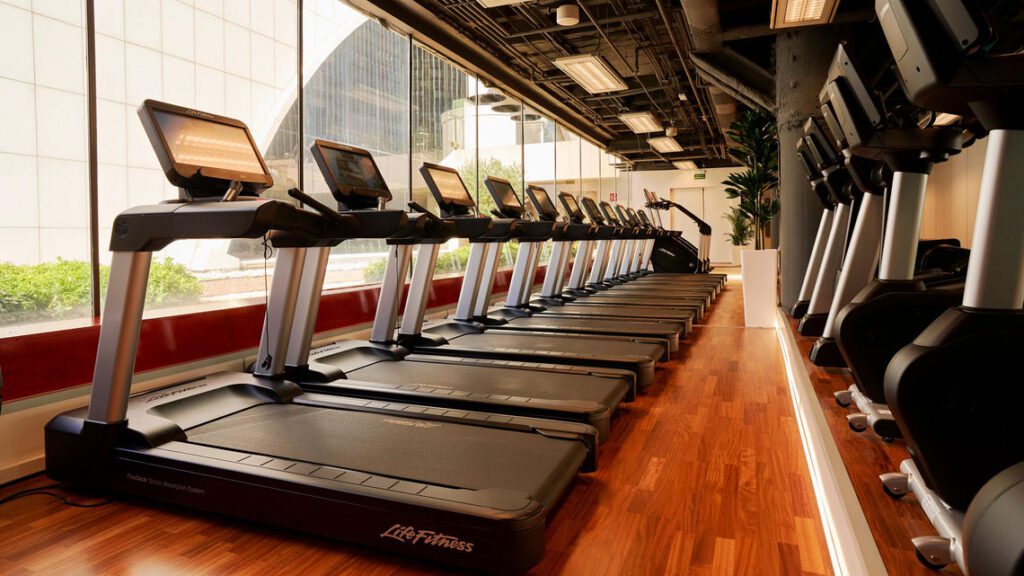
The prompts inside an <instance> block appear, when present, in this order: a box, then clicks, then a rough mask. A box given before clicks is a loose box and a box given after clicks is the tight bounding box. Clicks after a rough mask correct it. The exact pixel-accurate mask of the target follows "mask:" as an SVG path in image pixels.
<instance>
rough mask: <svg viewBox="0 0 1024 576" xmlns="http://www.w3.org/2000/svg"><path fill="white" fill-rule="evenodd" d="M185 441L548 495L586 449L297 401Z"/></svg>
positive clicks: (199, 431)
mask: <svg viewBox="0 0 1024 576" xmlns="http://www.w3.org/2000/svg"><path fill="white" fill-rule="evenodd" d="M187 434H188V439H189V441H190V442H195V443H199V444H207V445H211V446H217V447H220V448H228V449H232V450H240V451H243V452H250V453H254V454H263V455H266V456H273V457H276V458H284V459H289V460H299V461H303V462H308V463H311V464H319V465H329V466H335V467H338V468H344V469H347V470H358V471H362V472H367V473H370V474H381V475H385V476H391V477H393V478H398V479H405V480H410V481H416V482H423V483H428V484H439V485H444V486H451V487H457V488H470V489H485V488H504V489H508V490H516V491H520V492H525V493H527V494H531V495H534V496H536V497H538V498H541V497H549V496H550V493H549V492H550V490H551V489H552V486H553V485H555V484H560V483H561V481H562V480H561V479H563V478H564V477H565V474H566V473H567V468H569V467H571V468H572V471H575V469H576V466H577V463H578V462H580V461H581V455H582V453H583V451H584V450H585V448H584V447H583V445H582V444H581V443H579V442H573V441H557V440H552V439H549V438H545V437H543V436H541V435H540V434H531V433H522V432H514V431H510V430H501V429H495V428H485V427H479V426H468V425H460V424H452V423H447V422H437V421H432V420H419V419H415V418H406V417H402V416H394V415H390V414H376V413H369V412H358V411H350V410H334V409H330V408H320V407H314V406H302V405H296V404H270V405H266V404H265V405H261V406H255V407H253V408H250V409H248V410H244V411H242V412H239V413H237V414H234V415H231V416H228V417H226V418H222V419H220V420H217V421H215V422H211V423H209V424H205V425H203V426H198V427H196V428H193V429H191V430H189V431H188V433H187Z"/></svg>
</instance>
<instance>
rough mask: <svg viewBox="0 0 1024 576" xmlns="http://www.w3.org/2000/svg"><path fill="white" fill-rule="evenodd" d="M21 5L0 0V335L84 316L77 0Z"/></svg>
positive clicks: (85, 181)
mask: <svg viewBox="0 0 1024 576" xmlns="http://www.w3.org/2000/svg"><path fill="white" fill-rule="evenodd" d="M22 4H24V7H19V6H14V5H11V4H9V3H7V4H3V3H0V53H2V54H3V57H0V101H2V102H3V106H0V202H2V203H3V206H4V208H3V209H2V210H0V336H2V335H10V334H13V333H15V331H16V330H19V331H20V328H22V327H26V326H28V325H32V324H40V323H42V325H41V326H40V327H39V328H38V329H40V330H45V329H53V328H57V327H58V326H59V324H53V322H54V321H60V320H68V319H77V318H88V317H90V316H92V291H91V285H92V282H91V274H92V265H93V263H92V262H91V261H90V243H89V242H90V236H89V232H90V230H89V168H88V142H87V100H86V66H85V63H86V61H85V55H86V45H85V41H86V30H85V2H84V0H69V1H66V2H59V3H58V2H36V3H35V7H33V8H28V6H30V4H29V3H28V2H24V3H22ZM121 153H122V155H123V154H124V151H123V150H122V151H121Z"/></svg>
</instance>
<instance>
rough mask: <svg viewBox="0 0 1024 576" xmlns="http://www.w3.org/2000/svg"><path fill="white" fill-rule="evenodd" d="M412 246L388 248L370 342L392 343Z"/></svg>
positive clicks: (401, 245) (403, 245)
mask: <svg viewBox="0 0 1024 576" xmlns="http://www.w3.org/2000/svg"><path fill="white" fill-rule="evenodd" d="M411 257H412V246H411V245H409V244H395V245H392V246H391V247H390V248H388V262H387V265H386V266H385V267H384V279H383V280H382V281H381V284H380V296H379V298H378V299H377V313H376V315H375V316H374V317H373V328H372V329H371V330H370V342H376V343H378V344H386V343H388V342H392V341H394V336H395V323H396V322H397V321H398V307H399V305H400V304H401V302H402V288H404V287H405V275H406V274H407V273H408V272H409V259H410V258H411Z"/></svg>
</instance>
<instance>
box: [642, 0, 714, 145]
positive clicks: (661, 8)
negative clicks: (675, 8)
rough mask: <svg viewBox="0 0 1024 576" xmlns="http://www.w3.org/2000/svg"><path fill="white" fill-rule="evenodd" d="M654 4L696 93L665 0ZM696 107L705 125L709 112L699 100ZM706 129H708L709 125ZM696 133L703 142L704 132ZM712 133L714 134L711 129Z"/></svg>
mask: <svg viewBox="0 0 1024 576" xmlns="http://www.w3.org/2000/svg"><path fill="white" fill-rule="evenodd" d="M654 2H655V4H656V5H657V6H658V13H660V14H661V21H662V22H663V23H664V24H665V29H666V30H667V31H668V37H669V40H671V42H672V48H673V49H675V52H676V57H678V58H679V62H680V63H681V64H682V67H683V72H684V73H685V74H686V79H687V81H689V83H690V86H692V87H693V88H694V92H696V91H697V86H698V84H697V82H695V81H694V79H693V74H691V73H690V68H689V66H687V65H686V55H685V54H684V52H685V51H684V50H683V46H682V44H681V43H680V41H679V40H678V39H677V38H676V33H675V29H674V28H673V27H672V19H671V18H669V15H668V8H667V7H666V6H665V0H654ZM716 9H717V8H716ZM697 105H698V107H700V113H701V115H702V116H703V117H704V119H705V120H704V121H705V123H706V122H707V117H708V115H709V112H708V110H707V109H705V107H704V104H703V102H701V99H700V98H697ZM708 127H709V128H710V125H709V126H708ZM697 132H698V134H700V135H701V139H702V141H703V138H704V131H703V130H698V131H697ZM712 133H714V130H713V129H712Z"/></svg>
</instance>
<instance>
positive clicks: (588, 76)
mask: <svg viewBox="0 0 1024 576" xmlns="http://www.w3.org/2000/svg"><path fill="white" fill-rule="evenodd" d="M555 66H558V68H559V69H561V70H562V72H565V73H566V75H567V76H569V77H570V78H572V79H573V80H575V81H576V83H577V84H579V85H580V86H583V88H584V89H585V90H586V91H587V92H590V93H591V94H603V93H605V92H618V91H620V90H625V89H626V88H627V86H626V83H625V82H623V80H622V77H621V76H619V74H618V73H617V72H616V71H615V69H614V68H612V67H611V66H609V65H608V63H607V62H605V61H604V58H601V57H600V56H594V55H593V54H579V55H576V56H566V57H564V58H558V59H556V60H555Z"/></svg>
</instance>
